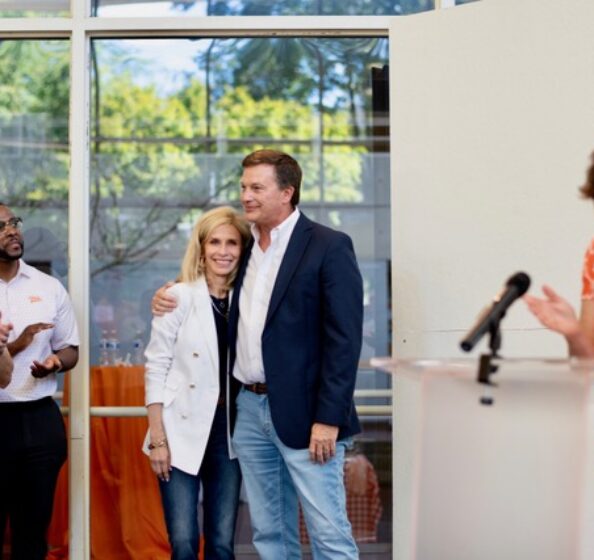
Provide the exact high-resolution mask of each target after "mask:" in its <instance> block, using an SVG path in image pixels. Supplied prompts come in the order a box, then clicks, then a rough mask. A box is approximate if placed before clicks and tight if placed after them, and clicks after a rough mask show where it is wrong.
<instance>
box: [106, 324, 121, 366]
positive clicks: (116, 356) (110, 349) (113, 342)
mask: <svg viewBox="0 0 594 560" xmlns="http://www.w3.org/2000/svg"><path fill="white" fill-rule="evenodd" d="M107 354H108V362H109V365H110V366H115V365H116V364H117V363H118V362H119V361H120V341H119V340H118V334H117V332H116V331H115V329H114V330H111V331H109V337H108V339H107Z"/></svg>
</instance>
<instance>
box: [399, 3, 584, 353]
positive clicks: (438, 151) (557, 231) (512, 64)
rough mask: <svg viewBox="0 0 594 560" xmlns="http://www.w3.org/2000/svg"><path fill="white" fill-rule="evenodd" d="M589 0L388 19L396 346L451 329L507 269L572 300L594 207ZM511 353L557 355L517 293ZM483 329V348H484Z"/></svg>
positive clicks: (454, 334)
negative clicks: (589, 190) (583, 191)
mask: <svg viewBox="0 0 594 560" xmlns="http://www.w3.org/2000/svg"><path fill="white" fill-rule="evenodd" d="M592 22H594V2H593V1H592V0H563V2H559V1H558V0H482V1H480V2H476V3H473V4H468V5H464V6H459V7H456V8H452V9H447V10H441V11H435V12H428V13H424V14H419V15H415V16H408V17H402V18H398V19H397V21H395V22H394V24H393V26H392V28H391V35H390V48H391V59H390V60H391V68H390V74H391V86H390V87H391V104H390V107H391V118H392V121H391V125H392V201H393V202H392V204H393V226H392V227H393V240H394V242H393V283H394V286H393V288H394V290H393V294H394V333H395V337H394V338H395V348H394V351H395V354H396V356H398V357H457V356H461V354H462V353H461V351H460V350H459V348H458V341H459V339H460V338H461V337H462V335H463V334H464V333H465V331H466V329H467V328H468V327H470V325H471V324H472V323H473V321H474V319H475V317H476V315H477V314H478V312H479V311H480V309H481V308H482V307H483V306H484V305H485V304H486V303H487V302H488V301H489V299H490V298H491V297H492V296H493V295H494V294H495V292H497V291H498V289H499V288H500V287H501V285H502V284H503V283H504V282H505V280H506V279H507V278H508V277H509V276H510V275H511V274H512V273H514V272H516V271H518V270H524V271H526V272H527V273H528V274H530V276H531V277H532V282H533V284H532V288H531V291H532V292H535V291H540V289H539V286H540V285H541V284H542V283H543V282H548V283H550V284H551V285H553V286H554V287H555V288H557V289H558V291H559V292H561V293H562V294H564V295H565V296H566V297H568V298H569V299H570V301H572V303H574V304H576V305H579V293H580V288H581V285H580V271H581V262H582V257H583V253H584V251H585V248H586V246H587V244H588V242H589V239H590V237H591V236H592V235H594V208H593V207H592V204H591V202H589V201H583V200H580V199H579V197H578V191H577V188H578V186H579V185H580V184H582V182H583V179H584V176H585V175H584V173H585V170H586V168H587V166H588V164H589V154H590V152H591V151H592V150H594V33H593V32H592ZM503 325H504V330H503V347H502V355H503V356H539V355H542V356H564V355H565V353H566V349H565V344H564V342H563V340H562V339H561V337H559V336H558V335H555V334H553V333H550V332H548V331H545V330H544V329H542V328H541V327H540V325H539V324H538V323H537V322H536V320H535V319H534V318H533V317H532V316H531V315H529V313H528V312H527V311H526V309H525V306H524V304H523V302H517V303H516V304H515V305H514V306H513V307H512V308H511V310H510V311H509V312H508V315H507V317H506V319H505V320H504V323H503ZM484 347H485V341H483V343H482V344H481V345H480V346H478V347H477V349H475V353H478V350H479V349H484Z"/></svg>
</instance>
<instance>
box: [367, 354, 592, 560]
mask: <svg viewBox="0 0 594 560" xmlns="http://www.w3.org/2000/svg"><path fill="white" fill-rule="evenodd" d="M372 364H373V365H374V366H375V367H378V368H380V369H384V370H386V371H388V372H390V373H391V374H393V375H394V376H395V377H394V384H393V386H394V431H393V438H394V439H393V449H394V475H393V481H394V484H393V488H394V531H393V535H394V536H393V541H394V558H397V559H398V560H502V559H505V560H586V559H592V558H594V452H593V447H594V414H593V409H594V406H593V403H594V399H593V398H592V393H593V392H592V390H591V387H592V381H593V379H594V377H593V374H594V362H580V361H573V360H498V361H496V362H494V364H495V365H496V366H497V368H498V369H497V372H496V374H494V375H493V377H492V382H493V383H494V385H493V386H487V385H485V384H480V383H478V382H477V381H476V379H477V370H478V362H477V361H473V360H458V361H455V360H451V361H398V360H390V359H376V360H375V361H373V362H372ZM489 403H491V404H489Z"/></svg>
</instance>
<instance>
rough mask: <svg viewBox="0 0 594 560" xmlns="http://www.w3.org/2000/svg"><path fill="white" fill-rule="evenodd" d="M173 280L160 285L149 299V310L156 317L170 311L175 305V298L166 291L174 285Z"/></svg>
mask: <svg viewBox="0 0 594 560" xmlns="http://www.w3.org/2000/svg"><path fill="white" fill-rule="evenodd" d="M174 285H175V282H167V284H165V285H164V286H161V287H160V288H159V289H158V290H157V291H156V292H155V295H154V296H153V299H152V300H151V311H152V312H153V315H155V316H156V317H162V316H163V315H165V313H171V312H172V311H173V310H174V309H175V308H176V307H177V300H176V299H175V297H174V296H172V295H171V294H168V293H167V290H168V288H171V286H174Z"/></svg>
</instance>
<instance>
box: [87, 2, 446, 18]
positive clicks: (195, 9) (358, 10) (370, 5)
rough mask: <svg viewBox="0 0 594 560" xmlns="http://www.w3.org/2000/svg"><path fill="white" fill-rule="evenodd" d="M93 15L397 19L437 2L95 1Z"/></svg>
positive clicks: (430, 6)
mask: <svg viewBox="0 0 594 560" xmlns="http://www.w3.org/2000/svg"><path fill="white" fill-rule="evenodd" d="M92 2H93V3H92V6H93V12H92V13H93V15H98V16H104V17H133V16H153V17H173V16H180V17H183V16H298V15H324V16H331V15H334V16H335V15H344V16H349V15H350V16H353V15H376V16H395V15H402V14H412V13H416V12H423V11H426V10H432V9H433V8H434V7H435V2H434V0H348V1H345V0H315V1H314V0H234V1H227V0H168V1H164V0H145V1H142V0H92Z"/></svg>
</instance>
